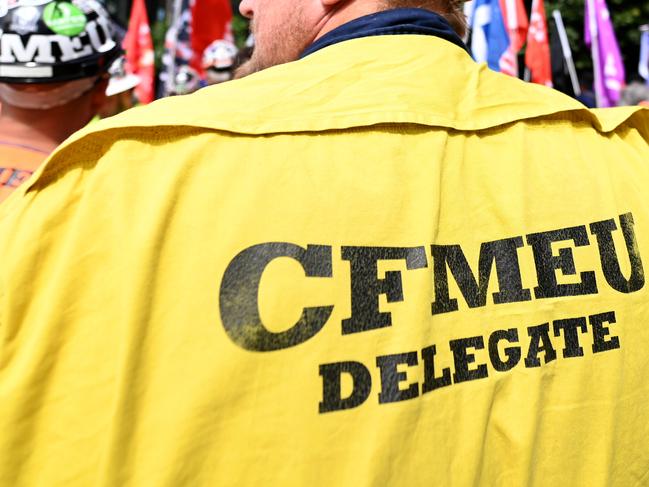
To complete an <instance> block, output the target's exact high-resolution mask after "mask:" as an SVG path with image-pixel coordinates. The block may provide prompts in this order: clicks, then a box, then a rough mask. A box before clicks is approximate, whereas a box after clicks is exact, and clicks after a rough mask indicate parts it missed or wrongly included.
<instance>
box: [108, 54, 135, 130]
mask: <svg viewBox="0 0 649 487" xmlns="http://www.w3.org/2000/svg"><path fill="white" fill-rule="evenodd" d="M108 74H109V75H110V79H109V81H108V86H107V87H106V101H105V102H104V103H103V105H102V106H101V107H100V108H99V112H98V114H97V115H98V116H99V117H100V118H108V117H112V116H113V115H117V114H118V113H122V112H124V111H126V110H128V109H129V108H133V107H134V106H135V105H136V104H137V98H136V95H135V88H137V87H138V85H139V84H140V82H141V81H142V80H141V79H140V77H139V76H138V75H136V74H133V73H127V72H126V69H125V58H124V57H123V56H121V57H119V58H118V59H117V60H116V61H115V62H113V64H112V65H111V67H110V68H109V69H108Z"/></svg>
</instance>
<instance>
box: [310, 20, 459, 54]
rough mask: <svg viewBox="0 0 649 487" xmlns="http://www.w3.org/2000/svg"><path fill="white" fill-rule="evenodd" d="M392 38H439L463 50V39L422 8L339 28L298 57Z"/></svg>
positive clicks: (357, 21) (446, 23) (448, 25)
mask: <svg viewBox="0 0 649 487" xmlns="http://www.w3.org/2000/svg"><path fill="white" fill-rule="evenodd" d="M392 34H423V35H431V36H436V37H441V38H442V39H446V40H447V41H450V42H452V43H453V44H455V45H457V46H460V47H461V48H462V49H464V50H466V46H465V45H464V42H462V39H460V37H459V36H458V35H457V34H456V33H455V31H454V30H453V29H452V27H451V26H450V24H449V23H448V22H447V21H446V19H444V17H442V16H441V15H439V14H436V13H434V12H431V11H430V10H424V9H421V8H398V9H393V10H385V11H383V12H378V13H375V14H371V15H366V16H364V17H360V18H358V19H355V20H352V21H351V22H347V23H346V24H343V25H341V26H340V27H337V28H335V29H334V30H332V31H331V32H328V33H326V34H325V35H324V36H322V37H321V38H320V39H318V40H317V41H315V42H314V43H313V44H311V45H310V46H309V47H307V48H306V50H305V51H304V52H303V53H302V56H300V57H301V58H302V57H305V56H308V55H309V54H313V53H314V52H316V51H319V50H320V49H323V48H325V47H327V46H331V45H332V44H337V43H339V42H343V41H348V40H350V39H358V38H359V37H369V36H381V35H392Z"/></svg>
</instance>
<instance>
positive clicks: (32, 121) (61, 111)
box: [0, 104, 87, 152]
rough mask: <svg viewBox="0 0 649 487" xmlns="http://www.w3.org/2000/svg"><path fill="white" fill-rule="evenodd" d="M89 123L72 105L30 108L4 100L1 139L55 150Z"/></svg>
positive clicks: (43, 149) (0, 125)
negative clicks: (19, 106)
mask: <svg viewBox="0 0 649 487" xmlns="http://www.w3.org/2000/svg"><path fill="white" fill-rule="evenodd" d="M86 123H87V120H85V117H83V116H82V115H81V114H80V113H78V112H77V113H74V112H71V111H70V110H69V109H68V107H59V108H53V109H50V110H26V109H21V108H16V107H12V106H9V105H6V104H3V106H2V112H1V113H0V139H3V140H6V141H13V142H18V143H21V144H24V145H28V146H31V147H33V148H35V149H39V150H42V151H45V152H51V151H53V150H54V149H55V148H56V147H57V146H58V145H59V144H61V142H63V141H64V140H65V139H67V138H68V137H69V136H70V135H72V134H73V133H74V132H76V131H77V130H79V129H81V128H83V127H84V126H85V125H86Z"/></svg>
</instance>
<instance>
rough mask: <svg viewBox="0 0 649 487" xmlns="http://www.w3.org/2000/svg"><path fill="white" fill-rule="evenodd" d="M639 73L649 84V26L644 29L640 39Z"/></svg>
mask: <svg viewBox="0 0 649 487" xmlns="http://www.w3.org/2000/svg"><path fill="white" fill-rule="evenodd" d="M638 73H640V76H642V78H643V79H644V80H645V81H646V82H647V83H648V84H649V27H648V28H647V29H646V30H643V31H642V37H641V39H640V64H639V65H638Z"/></svg>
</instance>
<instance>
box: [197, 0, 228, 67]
mask: <svg viewBox="0 0 649 487" xmlns="http://www.w3.org/2000/svg"><path fill="white" fill-rule="evenodd" d="M219 39H226V40H229V41H234V38H233V36H232V7H231V5H230V0H194V2H193V5H192V34H191V45H192V50H193V51H194V57H193V58H192V62H191V65H192V67H193V68H194V69H196V70H198V71H199V72H202V71H203V68H202V63H201V60H202V59H203V51H205V48H206V47H207V46H209V45H210V44H211V43H212V42H213V41H216V40H219Z"/></svg>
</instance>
